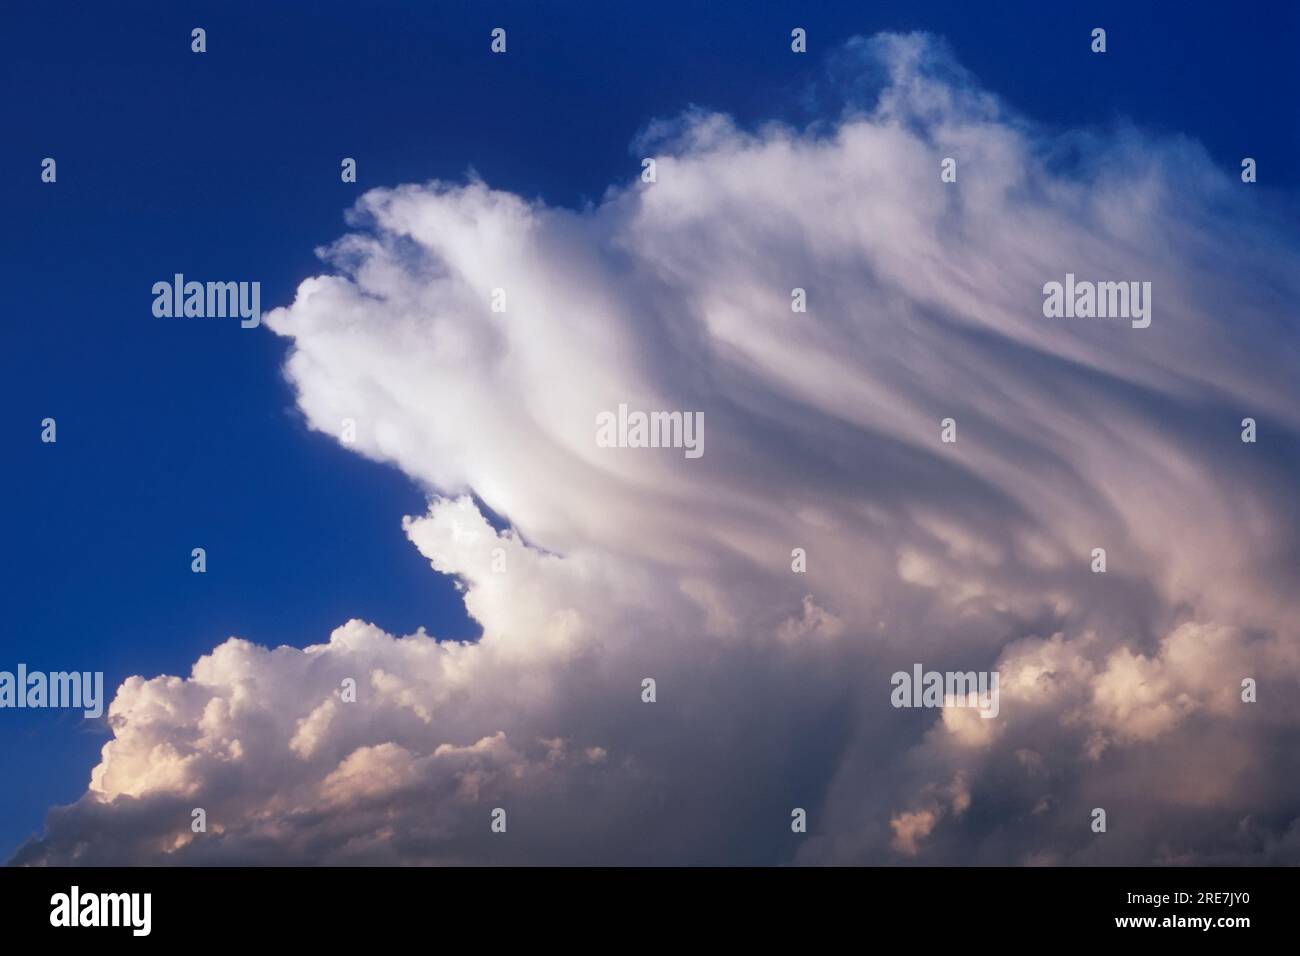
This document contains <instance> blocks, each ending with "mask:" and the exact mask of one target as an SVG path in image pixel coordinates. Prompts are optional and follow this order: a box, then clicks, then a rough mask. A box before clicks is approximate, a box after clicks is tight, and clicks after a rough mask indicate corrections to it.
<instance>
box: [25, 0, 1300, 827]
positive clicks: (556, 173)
mask: <svg viewBox="0 0 1300 956" xmlns="http://www.w3.org/2000/svg"><path fill="white" fill-rule="evenodd" d="M1296 20H1297V14H1296V13H1295V8H1294V6H1293V5H1290V4H1267V3H1266V4H1251V5H1226V4H1210V3H1185V4H1178V5H1177V6H1176V8H1175V7H1172V6H1170V5H1168V4H1157V3H1146V2H1120V3H1094V4H1052V3H1042V2H1000V3H996V4H975V3H969V2H953V3H918V2H897V3H890V2H872V3H859V2H822V3H816V4H807V3H803V4H793V3H765V2H753V3H743V4H741V3H719V4H714V3H709V4H697V3H672V2H657V3H654V4H649V5H634V4H605V3H599V4H598V3H594V2H590V3H573V2H545V3H538V2H536V0H529V2H520V3H494V4H482V3H477V2H467V0H452V2H445V3H436V4H415V3H390V2H368V3H365V4H351V3H348V4H344V3H337V2H328V0H322V2H320V3H314V4H311V5H305V6H304V5H297V4H293V5H291V4H287V3H266V2H252V3H249V2H222V3H198V4H143V3H132V2H127V3H122V4H114V5H112V6H111V7H99V6H93V5H92V6H86V5H72V4H63V3H40V4H38V3H16V4H11V5H10V6H9V7H8V8H7V9H6V11H5V13H4V14H3V23H2V24H0V71H3V88H4V89H5V90H6V95H5V97H4V98H3V102H2V103H0V128H2V129H3V130H4V136H3V146H0V208H3V212H4V221H5V226H6V228H5V229H3V237H2V238H0V243H2V244H3V248H2V249H0V274H3V281H4V289H5V291H6V297H5V300H6V306H7V308H6V320H5V323H4V325H5V330H6V331H5V338H6V342H5V345H6V347H5V349H4V353H5V361H4V375H3V383H2V384H0V388H2V389H3V391H4V401H3V402H2V403H0V408H2V411H0V415H2V416H3V420H4V433H5V436H6V447H7V448H8V449H9V451H10V455H9V457H8V458H7V459H6V461H5V467H4V476H5V478H4V480H5V486H6V499H7V500H8V502H9V503H10V506H9V508H7V509H6V511H7V514H6V522H5V523H6V538H7V547H6V549H5V550H6V554H7V561H6V565H7V568H6V573H5V578H6V582H7V587H6V588H5V589H4V598H3V602H4V603H3V617H4V621H5V630H4V635H3V637H2V638H0V644H2V646H3V654H0V666H5V667H8V666H11V665H12V664H15V663H17V662H19V661H23V662H25V663H27V664H28V665H29V666H31V667H33V668H43V669H46V670H59V669H65V668H66V669H74V668H75V669H79V670H103V671H104V672H105V679H106V685H107V686H109V687H116V686H117V684H118V683H119V682H120V681H121V680H122V679H124V678H126V677H127V676H129V675H132V674H142V675H145V676H153V675H156V674H160V673H174V674H182V675H184V674H187V673H188V669H189V667H190V665H191V664H192V662H193V661H195V660H196V659H197V658H198V657H199V656H200V655H202V654H204V653H206V652H208V651H210V650H211V649H212V647H214V646H215V645H216V644H218V643H220V642H221V641H222V640H224V639H225V638H226V637H227V636H230V635H239V636H243V637H247V638H249V639H250V640H253V641H255V642H257V643H260V644H266V645H269V646H275V645H278V644H290V645H295V646H303V645H305V644H309V643H315V642H318V641H320V640H322V639H323V636H324V635H325V634H327V633H328V632H329V631H330V630H331V629H332V628H334V627H336V626H338V625H339V624H341V623H342V622H343V621H345V620H347V619H349V618H353V617H359V618H362V619H365V620H367V621H371V622H374V623H375V624H377V625H379V626H380V627H382V628H384V629H386V630H388V631H389V632H391V633H395V634H404V633H411V632H413V631H414V630H415V629H417V628H418V627H421V626H423V627H425V628H427V629H428V630H429V632H430V633H433V634H436V635H437V636H439V637H451V638H467V637H472V636H474V635H475V634H476V633H477V625H475V624H474V623H473V622H472V621H470V620H469V619H468V618H467V617H466V615H465V613H464V610H463V608H462V605H461V601H460V597H459V595H458V594H457V592H456V591H455V589H454V588H453V586H452V584H451V583H450V581H449V579H447V578H444V577H441V576H438V575H434V574H432V573H431V572H430V570H429V568H428V561H427V560H426V559H425V558H424V557H423V556H421V555H420V554H419V553H418V552H417V551H416V550H415V549H413V548H412V547H411V546H410V543H409V542H408V541H407V539H406V536H405V535H404V534H403V532H402V528H401V526H400V519H401V517H402V516H403V515H406V514H414V513H419V512H421V511H422V510H423V509H424V501H425V492H424V490H423V489H421V488H420V487H418V486H417V485H416V484H415V483H414V482H413V481H412V480H411V479H409V478H408V477H406V476H405V475H403V474H402V473H400V472H399V471H397V470H396V469H394V468H391V467H387V466H384V465H379V464H375V463H373V462H370V461H366V460H363V459H361V458H360V457H358V456H355V455H352V454H349V453H347V452H346V451H344V450H342V449H340V448H339V447H338V446H337V445H336V444H335V443H334V442H332V441H330V440H329V439H327V438H325V437H322V436H321V435H320V434H317V433H314V432H310V431H309V430H308V429H307V428H306V426H305V425H304V423H303V420H302V416H301V413H300V412H298V411H297V410H296V409H295V407H294V396H293V394H292V391H291V389H290V388H289V386H288V385H287V384H286V382H285V380H284V378H283V373H282V371H281V367H282V364H283V361H284V357H285V354H286V352H287V343H286V342H285V341H283V340H282V339H279V338H277V337H275V336H274V335H272V334H270V333H269V332H268V331H267V330H266V329H265V328H263V329H258V330H256V331H246V330H241V329H239V328H238V327H237V325H236V324H234V323H230V322H225V323H222V322H211V323H205V322H194V323H187V322H170V321H161V320H155V319H154V318H153V317H152V315H151V313H150V305H151V296H150V293H149V290H150V287H151V285H152V284H153V282H155V281H157V280H159V279H166V278H169V277H170V276H171V275H172V274H173V273H174V272H183V273H185V274H186V275H187V276H192V277H195V278H200V279H203V278H210V279H243V280H253V279H256V280H259V281H261V283H262V302H263V309H264V310H269V309H270V308H271V307H273V306H278V305H283V304H287V303H288V302H289V301H290V300H291V298H292V296H293V292H294V289H295V287H296V286H297V284H298V283H299V282H300V281H301V280H302V279H304V278H305V277H307V276H309V275H312V274H314V273H316V272H319V271H320V270H321V266H320V263H319V261H318V260H317V259H316V257H315V256H314V255H313V249H314V248H315V247H317V246H320V245H322V244H325V243H328V242H330V241H332V240H333V239H335V238H337V237H338V236H339V235H341V234H342V232H343V231H344V229H345V226H344V221H343V213H344V211H345V210H346V209H347V208H348V207H349V206H350V205H351V204H352V202H353V201H355V200H356V198H357V197H358V196H360V195H361V193H362V192H363V191H364V190H365V189H368V188H371V187H375V186H392V185H397V184H400V183H412V182H416V183H418V182H423V181H426V180H429V179H433V178H439V179H447V180H461V179H462V178H463V177H464V175H465V174H466V172H467V171H468V170H470V169H471V168H472V169H473V170H475V171H476V172H477V173H478V174H479V175H480V176H481V177H482V178H483V179H484V180H485V181H486V182H487V183H488V184H489V185H491V186H493V187H496V188H500V189H504V190H509V191H512V192H515V193H518V194H520V195H522V196H524V197H530V198H531V197H537V198H541V199H543V200H545V201H546V202H547V203H549V204H552V205H560V206H570V207H581V206H582V205H584V204H587V203H592V202H596V201H598V200H599V199H600V197H601V196H602V194H603V193H604V191H605V189H606V187H607V186H609V185H610V184H612V183H622V182H626V181H628V180H629V179H631V178H632V177H633V176H635V175H636V173H637V171H638V167H639V162H638V160H637V158H636V157H635V156H633V155H632V154H631V153H630V151H629V144H630V143H631V142H632V140H633V138H634V137H635V136H636V134H637V133H638V131H640V130H641V129H643V128H644V127H645V125H646V124H647V123H648V122H650V121H651V120H653V119H655V118H658V117H669V116H673V115H676V114H678V113H680V112H681V111H682V110H683V109H685V108H686V107H688V106H690V105H693V104H694V105H699V106H702V107H706V108H708V109H711V110H718V111H722V112H727V113H730V114H732V115H733V116H735V117H736V119H737V121H738V122H739V123H740V124H741V125H742V126H748V125H750V124H752V123H755V122H758V121H761V120H764V119H771V118H781V119H786V120H788V121H791V122H793V123H795V124H800V125H801V124H803V123H804V122H807V121H809V120H811V119H814V118H816V117H815V116H813V115H811V114H810V113H809V112H808V110H807V105H806V104H807V101H806V99H805V97H804V95H803V94H804V91H805V89H806V87H807V85H808V84H809V83H810V82H812V81H813V80H814V79H815V78H816V77H817V76H818V75H819V73H820V71H821V69H822V67H823V65H824V60H823V57H824V55H825V54H826V53H827V52H828V51H830V50H832V49H833V48H835V47H837V46H839V45H840V44H841V43H842V42H843V41H845V40H846V39H848V38H849V37H851V36H854V35H870V34H874V33H876V32H878V31H882V30H895V31H909V30H914V29H922V30H927V31H930V32H932V33H935V34H937V35H940V36H942V37H943V38H944V39H945V40H946V41H947V42H948V44H949V45H950V47H951V48H952V50H953V51H954V53H955V54H956V57H957V59H958V60H959V61H960V62H961V63H962V64H964V65H965V66H966V67H967V68H968V69H969V70H970V71H971V72H972V73H973V74H974V75H976V76H977V77H979V79H980V81H981V83H982V84H983V86H984V87H985V88H986V89H989V90H991V91H994V92H996V93H997V94H998V95H999V96H1000V97H1002V98H1003V100H1004V101H1005V102H1007V103H1008V104H1010V105H1011V106H1012V107H1014V108H1016V109H1018V110H1019V111H1021V112H1023V113H1024V114H1026V115H1027V116H1029V117H1031V118H1033V119H1034V120H1036V121H1039V122H1041V123H1044V124H1046V125H1047V126H1049V127H1059V128H1062V129H1064V128H1070V127H1079V126H1092V125H1094V124H1101V125H1106V124H1110V123H1112V122H1114V121H1116V120H1123V119H1130V120H1132V121H1134V122H1135V123H1136V124H1138V125H1140V126H1142V127H1143V128H1145V129H1149V130H1155V131H1166V132H1173V131H1180V132H1183V133H1185V134H1187V135H1188V136H1190V137H1192V138H1194V139H1196V140H1199V141H1200V142H1201V143H1203V144H1204V145H1205V147H1206V149H1207V150H1208V152H1209V154H1210V156H1211V157H1212V159H1213V160H1214V161H1215V162H1216V163H1220V164H1222V166H1223V167H1225V168H1226V169H1229V170H1232V169H1235V168H1236V166H1237V164H1238V162H1239V161H1240V158H1241V157H1242V156H1245V155H1250V156H1254V157H1255V158H1256V159H1257V160H1258V162H1259V170H1260V179H1261V183H1260V189H1261V190H1273V189H1292V188H1293V187H1294V186H1295V185H1296V183H1297V182H1298V181H1300V179H1298V176H1297V172H1296V163H1295V157H1296V156H1297V155H1300V124H1297V123H1296V122H1295V119H1294V116H1293V115H1290V114H1291V113H1292V112H1293V110H1291V108H1290V104H1292V103H1293V101H1294V93H1295V91H1296V88H1297V82H1296V80H1297V77H1296V69H1297V68H1296V57H1295V50H1296V40H1297V31H1296ZM1097 25H1101V26H1104V27H1105V28H1106V29H1107V30H1108V35H1109V45H1110V50H1109V52H1108V53H1107V55H1106V56H1105V57H1104V58H1103V57H1094V56H1092V55H1091V54H1090V53H1089V52H1088V47H1087V36H1088V32H1089V30H1090V29H1091V28H1092V27H1093V26H1097ZM194 26H202V27H204V28H205V29H206V30H207V35H208V52H207V53H206V54H204V55H202V56H199V55H194V54H192V53H191V52H190V49H189V31H190V29H191V28H192V27H194ZM495 26H504V27H506V28H507V29H508V31H509V42H510V53H509V55H508V56H506V57H503V58H494V57H491V56H490V55H489V54H488V52H487V44H488V32H489V31H490V29H491V28H493V27H495ZM793 26H802V27H805V28H806V29H807V30H808V34H809V45H810V53H809V55H808V56H807V57H792V56H791V55H790V53H789V49H788V36H789V30H790V28H791V27H793ZM1279 107H1281V108H1279ZM46 156H52V157H55V158H56V159H57V161H58V182H57V184H55V185H53V186H50V185H46V184H42V183H41V182H40V180H39V163H40V161H41V159H42V158H43V157H46ZM344 156H353V157H355V158H356V159H357V161H358V165H359V180H360V182H359V183H358V184H357V185H348V184H344V183H341V182H340V181H339V175H338V170H339V161H340V159H341V158H342V157H344ZM46 416H53V417H55V418H56V419H57V421H58V429H59V441H58V444H57V445H56V446H45V445H42V444H41V443H40V442H39V440H38V435H39V423H40V421H41V419H42V418H44V417H46ZM198 546H201V547H204V548H206V550H207V554H208V572H207V574H206V575H202V576H199V575H194V574H191V573H190V567H189V564H190V558H189V553H190V549H191V548H193V547H198ZM106 739H107V738H106V735H105V734H104V733H103V732H102V730H101V729H99V728H97V727H94V726H86V725H85V722H83V721H81V720H80V718H79V716H78V715H75V714H73V713H69V712H56V711H45V712H33V711H21V712H20V711H7V712H4V713H3V714H0V772H3V776H4V780H5V785H4V786H3V787H2V788H0V848H5V849H6V850H7V849H12V848H13V847H15V846H16V845H17V844H18V843H19V842H21V841H22V840H23V839H25V838H26V837H27V836H28V835H29V834H31V833H33V832H36V831H38V830H39V828H40V826H41V822H42V819H43V816H44V813H45V811H46V809H47V808H48V807H50V806H51V805H53V804H60V803H68V802H71V801H73V800H75V799H76V798H77V797H78V796H79V795H80V794H81V793H82V792H83V791H84V789H85V785H86V781H87V779H88V775H89V772H90V769H91V767H92V766H93V765H94V764H95V763H96V761H97V756H98V751H99V748H100V747H101V746H102V744H103V743H104V741H105V740H106Z"/></svg>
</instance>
